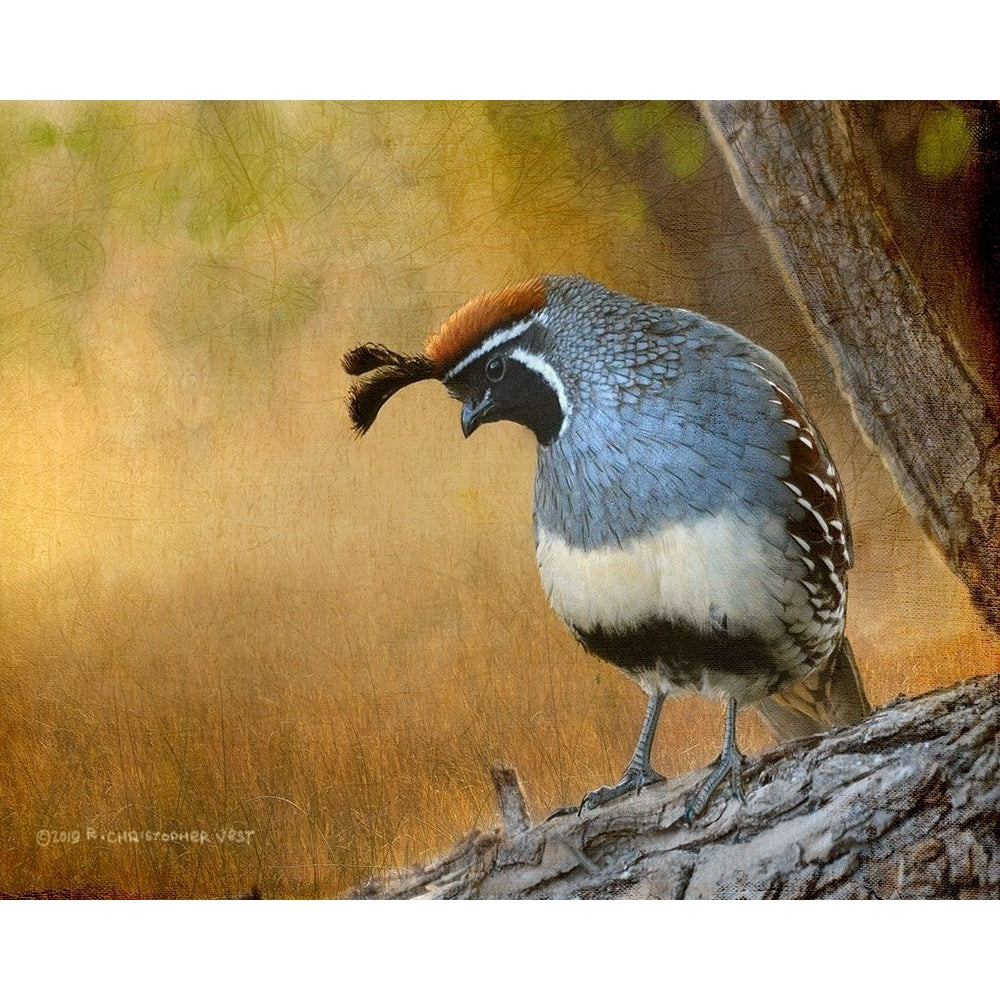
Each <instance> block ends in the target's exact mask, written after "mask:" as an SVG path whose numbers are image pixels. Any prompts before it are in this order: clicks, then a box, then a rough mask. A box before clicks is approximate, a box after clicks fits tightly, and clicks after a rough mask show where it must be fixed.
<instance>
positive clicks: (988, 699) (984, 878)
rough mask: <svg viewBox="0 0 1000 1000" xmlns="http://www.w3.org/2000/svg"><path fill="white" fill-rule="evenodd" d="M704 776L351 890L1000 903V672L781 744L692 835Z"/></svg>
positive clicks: (475, 844)
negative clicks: (688, 807) (690, 802)
mask: <svg viewBox="0 0 1000 1000" xmlns="http://www.w3.org/2000/svg"><path fill="white" fill-rule="evenodd" d="M702 777H704V774H703V773H701V772H699V773H694V774H686V775H682V776H680V777H678V778H674V779H671V780H668V781H664V782H661V783H659V784H657V785H653V786H650V787H647V788H645V789H643V791H642V792H641V793H640V794H639V795H637V796H629V797H627V798H624V799H621V800H619V801H617V802H615V803H611V804H609V805H607V806H604V807H602V808H600V809H596V810H593V811H588V812H586V813H584V814H583V815H582V816H576V815H571V816H568V817H559V818H556V819H552V820H548V821H546V822H543V823H540V824H539V825H537V826H534V827H531V828H530V829H528V830H526V831H524V832H522V833H506V834H505V833H502V832H501V831H500V830H495V831H491V832H488V833H475V832H474V833H471V834H469V836H468V837H467V838H466V839H465V840H464V841H463V842H462V843H461V844H460V845H459V846H458V847H457V848H456V849H455V850H454V851H453V852H452V853H451V854H450V855H449V856H448V857H446V858H444V859H442V860H440V861H438V862H436V863H434V864H432V865H429V866H428V867H426V868H422V869H420V870H417V871H413V872H408V873H405V874H402V875H399V876H397V877H394V878H391V879H389V880H388V881H385V882H382V883H371V884H369V885H367V886H365V887H364V888H362V889H360V890H358V892H357V893H356V895H358V896H361V897H365V898H396V899H412V898H448V899H455V898H460V899H468V898H478V899H485V898H494V899H495V898H503V899H512V898H516V899H523V898H574V899H578V898H609V897H640V898H645V897H656V898H669V899H678V898H705V897H712V898H792V899H806V898H808V899H817V898H834V899H842V898H883V899H884V898H911V897H919V898H930V897H937V898H941V897H946V898H955V897H961V898H982V897H988V898H995V897H996V896H997V895H1000V675H995V676H992V677H984V678H980V679H977V680H973V681H966V682H964V683H962V684H959V685H957V686H956V687H953V688H950V689H948V690H945V691H939V692H935V693H932V694H929V695H924V696H922V697H920V698H917V699H915V700H913V701H898V702H895V703H893V704H891V705H888V706H886V707H885V708H883V709H881V710H879V711H878V712H876V713H875V714H874V715H872V716H870V717H869V718H868V719H866V720H865V721H864V722H863V723H861V724H860V725H858V726H854V727H853V728H851V729H847V730H841V731H838V732H834V733H831V734H827V735H826V736H824V737H815V738H812V739H810V740H803V741H799V742H797V743H792V744H786V745H785V746H783V747H777V748H775V749H773V750H771V751H769V752H768V753H766V754H764V755H763V757H761V758H759V759H758V760H755V761H753V762H751V763H750V765H749V767H748V769H747V771H746V773H745V780H746V788H747V793H748V794H747V803H746V805H745V806H743V807H740V806H739V805H738V804H737V803H736V802H735V801H733V800H731V799H726V798H725V796H722V795H719V796H717V797H716V798H715V799H713V800H712V802H711V803H710V804H709V806H708V808H707V810H706V811H705V813H704V814H703V816H702V817H701V818H700V819H699V820H698V821H697V822H696V823H695V824H694V825H693V826H692V827H687V826H685V824H684V820H683V812H684V803H685V799H686V797H687V796H688V795H689V794H690V793H691V791H692V789H693V788H694V787H695V786H696V785H697V783H698V781H699V779H700V778H702ZM504 784H505V788H506V789H508V791H507V792H505V794H507V795H509V789H510V787H511V785H510V782H509V781H505V783H504ZM507 809H508V812H510V805H509V803H508V805H507ZM517 812H518V811H517V810H516V809H515V810H514V814H515V815H517ZM515 826H516V824H515Z"/></svg>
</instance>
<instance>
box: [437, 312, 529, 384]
mask: <svg viewBox="0 0 1000 1000" xmlns="http://www.w3.org/2000/svg"><path fill="white" fill-rule="evenodd" d="M534 322H535V317H534V316H530V317H529V318H528V319H523V320H521V322H520V323H515V324H514V325H513V326H508V327H505V328H504V329H502V330H497V332H496V333H494V334H493V335H492V336H489V337H487V338H486V339H485V340H484V341H483V342H482V343H481V344H480V345H479V346H478V347H477V348H476V349H475V350H474V351H473V352H472V353H471V354H469V355H467V356H466V357H464V358H462V360H461V361H459V363H458V364H457V365H455V367H454V368H452V369H451V371H450V372H448V374H447V375H445V377H444V381H445V382H447V381H448V379H450V378H454V377H455V376H456V375H457V374H458V373H459V372H461V371H464V370H465V369H466V368H468V367H469V365H471V364H472V363H473V362H475V361H478V360H479V359H480V358H481V357H483V356H484V355H486V354H489V353H490V351H492V350H494V349H495V348H497V347H499V346H500V345H501V344H506V343H507V341H508V340H514V338H515V337H520V336H521V334H522V333H524V331H525V330H527V329H528V327H529V326H531V324H532V323H534Z"/></svg>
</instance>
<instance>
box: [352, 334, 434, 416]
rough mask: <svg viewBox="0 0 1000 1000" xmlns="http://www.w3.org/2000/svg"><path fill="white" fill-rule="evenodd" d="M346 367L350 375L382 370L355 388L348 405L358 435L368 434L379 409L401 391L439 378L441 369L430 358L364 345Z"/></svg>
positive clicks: (357, 349) (354, 352) (355, 351)
mask: <svg viewBox="0 0 1000 1000" xmlns="http://www.w3.org/2000/svg"><path fill="white" fill-rule="evenodd" d="M343 365H344V370H345V371H346V372H347V373H348V374H349V375H361V374H363V373H365V372H369V371H371V370H372V369H373V368H381V370H380V371H378V372H376V373H375V374H374V375H371V376H369V377H368V378H366V379H363V380H362V381H360V382H358V383H356V384H355V385H353V386H351V393H350V396H349V397H348V403H347V406H348V412H349V413H350V416H351V423H352V424H353V425H354V429H355V431H357V433H358V434H364V433H365V432H366V431H367V430H368V429H369V428H370V427H371V426H372V424H374V423H375V418H376V417H377V416H378V413H379V410H381V409H382V407H383V406H384V405H385V403H386V402H387V401H388V400H389V399H390V398H391V397H392V396H394V395H395V394H396V393H397V392H399V390H400V389H403V388H405V387H406V386H408V385H412V384H413V383H414V382H422V381H423V380H424V379H429V378H437V377H438V371H437V368H436V367H435V365H434V363H433V362H432V361H431V360H430V358H427V357H425V356H424V355H414V356H412V357H410V356H406V355H402V354H396V353H395V352H394V351H390V350H389V349H388V348H385V347H381V346H379V345H377V344H364V345H363V346H361V347H355V348H354V349H353V350H352V351H348V353H347V354H345V355H344V360H343Z"/></svg>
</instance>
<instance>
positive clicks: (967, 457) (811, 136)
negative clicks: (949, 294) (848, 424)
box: [701, 101, 1000, 630]
mask: <svg viewBox="0 0 1000 1000" xmlns="http://www.w3.org/2000/svg"><path fill="white" fill-rule="evenodd" d="M701 111H702V115H703V116H704V118H705V121H706V122H707V123H708V125H709V128H710V129H711V131H712V134H713V138H714V139H715V142H716V144H717V145H718V147H719V149H720V150H721V151H722V153H723V155H724V156H725V157H726V160H727V162H728V163H729V166H730V169H731V171H732V174H733V177H734V179H735V180H736V184H737V187H738V189H739V192H740V195H741V197H742V199H743V201H744V203H745V204H746V205H747V207H748V208H749V210H750V212H751V214H752V215H753V216H754V218H755V219H756V220H757V223H758V225H759V226H760V227H761V230H762V231H763V233H764V235H765V237H766V238H767V239H768V241H769V242H770V245H771V248H772V251H773V253H774V255H775V258H776V260H777V261H778V263H779V264H780V265H781V266H782V267H783V270H784V272H785V276H786V279H787V282H788V284H789V286H790V288H791V290H792V293H793V294H794V295H795V297H796V298H797V300H798V302H799V304H800V306H801V307H802V309H803V311H804V313H805V316H806V319H807V321H808V322H809V323H810V324H811V325H812V327H813V329H814V330H815V331H816V332H817V334H818V336H819V340H820V342H821V343H822V344H823V345H824V347H825V348H826V349H827V351H828V352H829V353H830V354H831V355H832V360H833V363H834V366H835V368H836V371H837V373H838V375H839V378H840V380H841V384H842V386H841V387H842V389H843V391H844V394H845V396H846V397H847V399H848V400H849V401H850V403H851V406H852V407H853V409H854V415H855V419H856V421H857V424H858V426H859V427H860V428H861V430H862V431H863V432H864V433H866V434H867V435H868V436H869V437H870V438H871V440H872V441H873V442H874V444H875V447H876V448H877V450H878V451H879V453H880V454H881V455H882V458H883V460H884V461H885V462H886V464H887V466H888V467H889V471H890V473H891V474H892V475H893V477H894V479H895V480H896V483H897V485H898V486H899V487H900V490H901V491H902V494H903V496H904V499H905V500H906V502H907V504H908V505H909V507H910V510H911V511H912V513H913V514H914V515H915V516H916V517H917V519H918V520H919V521H920V522H921V523H922V524H923V525H924V527H925V530H926V531H927V532H928V534H929V535H930V537H931V538H932V539H933V540H934V541H935V542H936V543H937V545H938V546H939V547H940V549H941V550H942V552H943V553H944V555H945V558H946V559H947V560H948V562H949V564H950V565H951V567H952V568H953V569H954V571H955V572H956V573H957V574H958V576H959V577H960V578H961V579H962V580H963V581H964V582H965V584H966V585H967V586H968V588H969V591H970V593H971V595H972V598H973V601H974V602H975V604H976V606H977V607H978V608H979V610H980V611H981V612H982V614H983V616H984V618H985V619H986V621H987V622H988V623H989V624H990V625H991V626H992V627H993V628H994V629H997V630H1000V423H998V421H997V418H996V415H995V414H994V413H992V412H991V410H990V408H989V406H988V403H987V400H986V399H985V397H984V395H983V393H982V392H981V391H980V389H979V387H978V386H977V385H976V382H975V380H974V379H973V378H972V377H971V375H970V374H969V372H968V371H967V370H966V368H965V366H964V365H963V363H962V361H961V358H960V357H959V355H958V353H957V351H956V350H955V347H954V342H953V338H952V335H951V333H950V331H949V330H948V328H947V326H946V324H944V322H943V321H942V320H941V318H940V317H939V316H937V315H936V314H935V312H934V310H933V309H932V308H931V306H930V305H929V303H928V302H927V301H926V299H925V297H924V295H923V293H922V291H921V288H920V284H919V282H918V281H917V280H916V278H915V277H914V275H913V273H912V272H911V271H910V269H909V268H908V267H907V265H906V262H905V261H904V260H903V259H902V256H901V255H900V252H899V249H898V247H897V245H896V243H895V241H894V239H893V237H892V233H891V231H890V229H889V226H888V223H887V220H886V217H885V214H884V212H883V211H882V209H881V208H880V205H879V199H878V195H877V192H876V191H874V190H873V187H872V185H871V183H870V182H869V179H868V177H867V176H866V174H865V172H864V170H863V169H862V167H861V158H860V157H859V156H858V155H857V153H856V144H855V142H854V140H853V138H852V134H851V119H850V114H849V112H848V111H847V110H846V109H844V108H843V107H841V106H839V105H838V104H835V103H829V102H788V103H772V102H750V101H732V102H708V103H705V104H703V105H702V107H701Z"/></svg>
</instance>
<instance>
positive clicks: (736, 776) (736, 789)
mask: <svg viewBox="0 0 1000 1000" xmlns="http://www.w3.org/2000/svg"><path fill="white" fill-rule="evenodd" d="M727 775H728V776H729V780H730V787H731V788H732V794H733V797H734V798H736V799H738V800H739V801H740V803H741V804H742V805H745V804H746V801H747V800H746V796H745V795H744V794H743V755H742V754H741V753H740V751H739V749H738V748H737V747H736V746H735V744H734V745H733V746H732V747H730V748H727V749H726V750H724V751H723V752H722V754H721V755H720V756H719V759H718V760H717V761H716V762H715V766H714V767H713V768H712V773H711V774H710V775H709V776H708V777H707V778H706V779H705V780H704V781H703V782H702V783H701V784H700V785H699V786H698V787H697V788H696V789H695V792H694V794H693V795H692V796H691V797H690V798H689V799H688V800H687V805H685V807H684V822H685V823H687V825H688V826H690V825H691V823H692V822H693V821H694V819H695V818H696V817H697V816H698V815H699V814H700V813H701V811H702V810H703V809H704V808H705V806H707V805H708V800H709V799H710V798H711V797H712V793H713V792H714V791H715V790H716V788H718V787H719V785H721V784H722V782H723V781H724V780H725V779H726V776H727Z"/></svg>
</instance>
